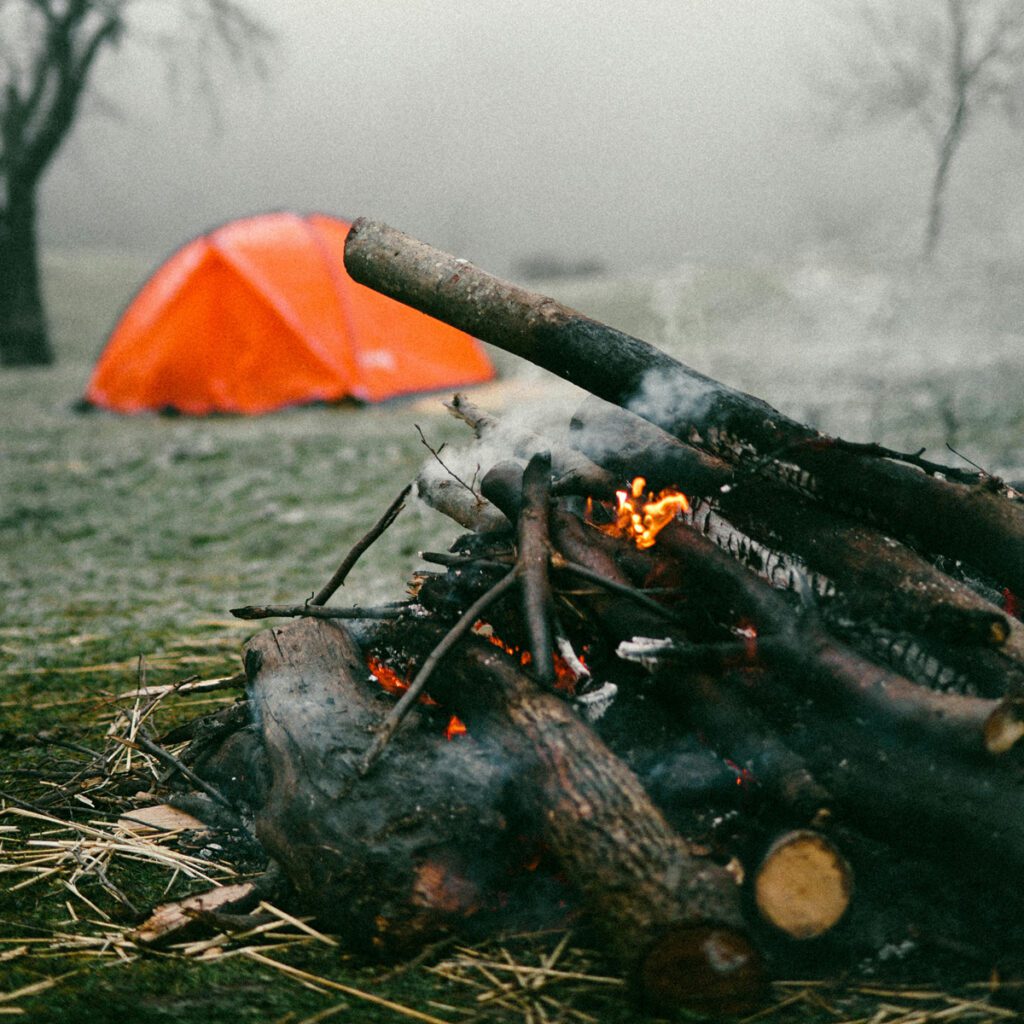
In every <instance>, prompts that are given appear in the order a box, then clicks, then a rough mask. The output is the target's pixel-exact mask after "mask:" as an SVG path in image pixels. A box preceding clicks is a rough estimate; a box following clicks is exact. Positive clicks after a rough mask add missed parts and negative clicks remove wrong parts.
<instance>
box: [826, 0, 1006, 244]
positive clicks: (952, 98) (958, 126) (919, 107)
mask: <svg viewBox="0 0 1024 1024" xmlns="http://www.w3.org/2000/svg"><path fill="white" fill-rule="evenodd" d="M843 11H844V14H845V16H847V17H849V18H850V19H851V26H850V27H851V29H852V31H851V32H849V33H847V34H845V36H844V40H843V43H842V44H841V52H840V54H839V58H838V61H837V64H836V66H835V67H834V68H832V69H831V71H830V74H829V81H828V83H827V84H826V86H825V88H826V89H827V90H828V92H830V93H831V96H832V99H833V100H834V101H835V103H836V109H837V111H838V113H839V115H840V117H841V118H842V119H843V120H846V121H850V120H854V121H859V122H861V123H863V124H869V125H870V124H881V123H891V122H899V121H903V122H906V123H908V124H910V125H912V126H913V127H915V128H916V129H917V130H919V131H922V132H923V133H924V134H925V135H926V137H927V138H928V140H929V142H930V144H931V147H932V151H933V154H934V162H933V165H932V175H931V185H930V190H929V196H928V213H927V221H926V225H925V234H924V242H923V246H922V255H923V257H924V258H925V259H930V258H931V257H932V255H933V254H934V253H935V249H936V246H937V245H938V242H939V236H940V235H941V233H942V226H943V214H944V209H945V198H946V188H947V185H948V183H949V176H950V170H951V168H952V165H953V161H954V159H955V157H956V155H957V153H958V152H959V150H960V145H961V143H962V142H963V140H964V138H965V136H966V134H967V132H968V130H969V129H971V128H973V127H974V126H975V124H976V123H977V122H978V121H980V120H981V118H982V117H983V116H984V115H988V114H996V115H998V116H1001V117H1004V118H1008V119H1011V120H1014V119H1016V118H1017V116H1018V115H1019V113H1020V111H1021V109H1022V107H1024V2H1022V0H862V2H860V3H858V4H857V5H855V6H847V5H845V4H844V5H843Z"/></svg>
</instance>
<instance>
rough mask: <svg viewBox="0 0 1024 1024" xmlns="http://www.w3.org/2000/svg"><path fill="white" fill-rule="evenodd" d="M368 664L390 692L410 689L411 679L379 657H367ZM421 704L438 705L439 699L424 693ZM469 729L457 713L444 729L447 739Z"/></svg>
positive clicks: (375, 677) (375, 676) (401, 691)
mask: <svg viewBox="0 0 1024 1024" xmlns="http://www.w3.org/2000/svg"><path fill="white" fill-rule="evenodd" d="M366 664H367V666H368V667H369V669H370V671H371V672H372V673H373V677H374V679H376V680H377V682H378V683H380V685H381V686H383V687H384V689H385V690H387V691H388V693H393V694H396V695H398V694H402V693H405V691H406V690H408V689H409V680H408V679H403V678H402V677H401V676H400V675H399V674H398V673H397V672H396V671H395V670H394V669H393V668H389V667H388V666H387V665H385V664H384V662H383V661H381V660H380V659H379V658H374V657H373V656H372V655H371V656H370V657H368V658H367V659H366ZM420 703H421V704H429V705H432V706H433V707H437V701H436V700H434V699H433V698H432V697H428V696H427V695H426V694H423V695H422V696H421V697H420ZM467 731H468V730H467V729H466V723H465V722H463V721H462V719H461V718H458V717H457V716H455V715H452V717H451V718H449V719H448V725H447V726H446V727H445V730H444V738H445V739H446V740H451V739H454V738H455V737H456V736H462V735H463V734H464V733H466V732H467Z"/></svg>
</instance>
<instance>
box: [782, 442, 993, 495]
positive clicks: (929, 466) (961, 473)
mask: <svg viewBox="0 0 1024 1024" xmlns="http://www.w3.org/2000/svg"><path fill="white" fill-rule="evenodd" d="M831 441H832V447H833V448H837V449H838V450H839V451H843V452H851V453H853V454H854V455H867V456H873V457H875V458H880V459H892V460H893V461H895V462H905V463H906V464H907V465H909V466H916V467H917V468H918V469H921V470H924V472H925V473H927V474H928V475H929V476H935V475H936V474H941V475H942V476H944V477H946V478H947V479H950V480H956V481H958V482H959V483H963V484H976V483H977V482H978V474H977V473H968V472H967V470H965V469H957V468H956V467H955V466H945V465H943V464H942V463H941V462H932V461H931V460H930V459H923V458H921V456H922V455H924V453H925V451H926V450H927V449H925V448H918V450H917V451H916V452H898V451H895V450H894V449H892V448H886V447H885V446H884V445H880V444H875V443H874V442H873V441H870V442H861V441H844V440H843V439H842V438H841V437H834V438H832V439H831ZM812 443H814V442H812ZM795 447H797V448H799V447H801V445H800V444H797V445H796V446H795ZM946 447H947V448H949V445H946ZM950 451H952V452H953V454H954V455H960V453H959V452H957V451H954V449H952V448H950ZM960 457H961V458H963V456H960ZM964 461H965V462H970V459H965V460H964ZM971 465H974V464H973V463H971ZM986 475H987V474H986Z"/></svg>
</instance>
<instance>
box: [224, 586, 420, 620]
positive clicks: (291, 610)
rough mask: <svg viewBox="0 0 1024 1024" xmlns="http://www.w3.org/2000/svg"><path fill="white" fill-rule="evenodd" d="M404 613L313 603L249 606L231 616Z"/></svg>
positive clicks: (382, 616) (384, 616) (330, 616)
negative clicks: (331, 606)
mask: <svg viewBox="0 0 1024 1024" xmlns="http://www.w3.org/2000/svg"><path fill="white" fill-rule="evenodd" d="M321 593H323V591H321ZM328 596H330V595H328ZM404 611H405V609H404V608H323V607H321V606H320V605H318V604H316V603H313V602H311V603H310V604H301V605H288V604H247V605H245V606H244V607H242V608H232V609H231V614H232V615H234V617H235V618H236V619H272V618H296V617H298V616H304V617H307V618H310V619H399V618H401V617H402V615H403V614H404Z"/></svg>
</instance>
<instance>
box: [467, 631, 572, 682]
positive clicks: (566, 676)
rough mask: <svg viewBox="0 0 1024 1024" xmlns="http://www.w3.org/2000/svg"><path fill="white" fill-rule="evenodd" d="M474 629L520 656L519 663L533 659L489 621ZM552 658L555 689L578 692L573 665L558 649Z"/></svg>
mask: <svg viewBox="0 0 1024 1024" xmlns="http://www.w3.org/2000/svg"><path fill="white" fill-rule="evenodd" d="M473 629H474V631H475V632H476V634H477V635H478V636H482V637H483V638H484V639H485V640H486V641H487V642H488V643H490V644H494V646H495V647H499V648H501V650H503V651H504V652H505V653H506V654H511V655H512V657H513V658H518V659H519V664H520V665H522V666H523V667H524V668H525V667H526V666H527V665H529V664H530V662H532V661H533V655H532V654H531V653H530V652H529V651H524V650H522V649H521V648H519V647H515V646H513V645H512V644H510V643H508V642H507V641H505V640H502V638H501V637H500V636H498V634H497V633H495V632H494V628H493V627H492V626H491V625H490V624H489V623H487V622H484V620H483V619H479V620H478V621H477V622H475V623H474V624H473ZM552 660H553V662H554V666H555V689H556V690H561V691H562V692H563V693H568V694H570V695H572V694H574V693H575V692H576V683H577V678H576V673H575V671H574V670H573V668H572V666H571V665H570V664H569V663H568V662H567V661H566V660H565V658H563V657H562V656H561V655H560V654H559V653H558V652H557V651H555V652H554V653H553V655H552ZM580 661H581V662H583V664H586V662H584V661H583V659H582V658H580Z"/></svg>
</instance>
